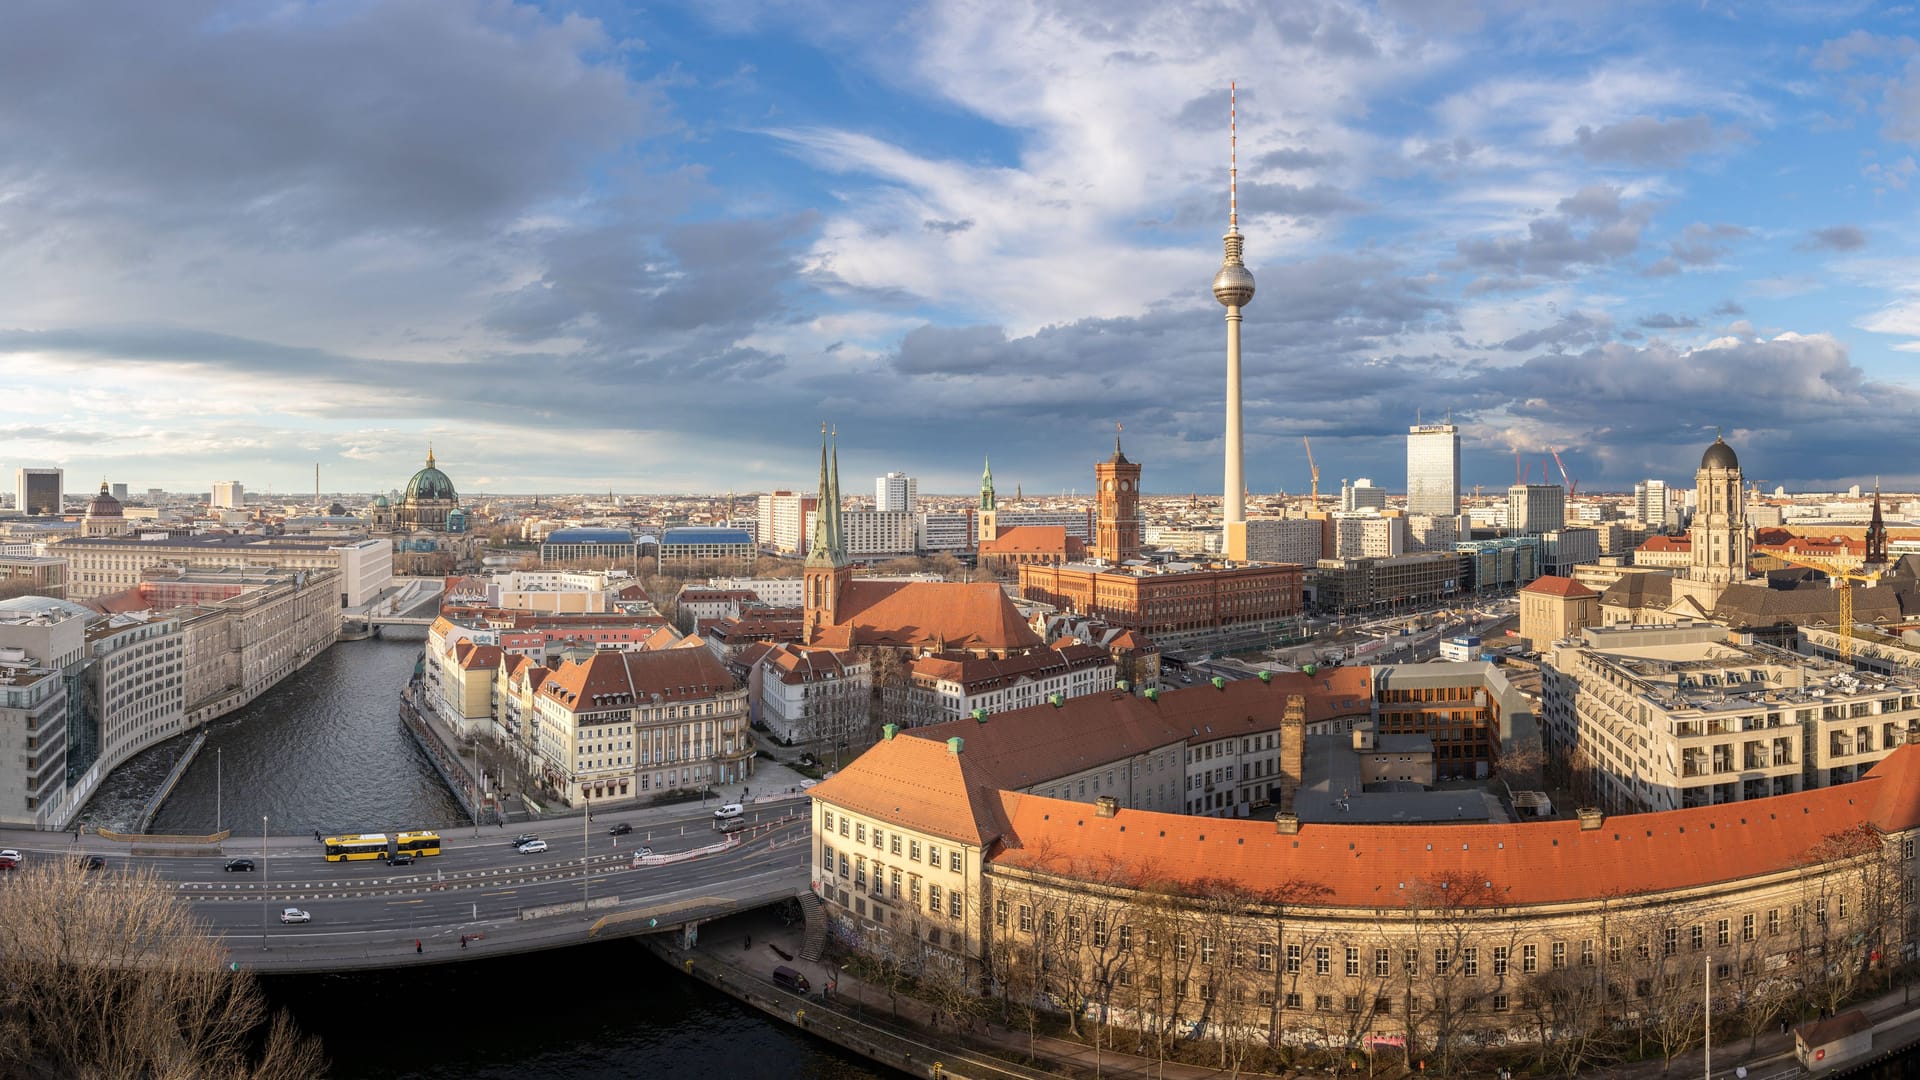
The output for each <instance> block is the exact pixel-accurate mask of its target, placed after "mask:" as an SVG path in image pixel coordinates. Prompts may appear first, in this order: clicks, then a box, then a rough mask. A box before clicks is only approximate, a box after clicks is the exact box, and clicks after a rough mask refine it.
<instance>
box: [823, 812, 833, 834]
mask: <svg viewBox="0 0 1920 1080" xmlns="http://www.w3.org/2000/svg"><path fill="white" fill-rule="evenodd" d="M820 827H821V828H823V829H825V830H827V831H828V832H832V831H833V811H831V810H822V811H820Z"/></svg>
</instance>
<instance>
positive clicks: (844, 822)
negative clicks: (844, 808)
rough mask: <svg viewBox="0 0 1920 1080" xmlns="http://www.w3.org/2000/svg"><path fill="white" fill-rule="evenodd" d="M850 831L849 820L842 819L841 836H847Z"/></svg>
mask: <svg viewBox="0 0 1920 1080" xmlns="http://www.w3.org/2000/svg"><path fill="white" fill-rule="evenodd" d="M848 831H849V829H848V823H847V819H846V818H844V817H843V818H841V819H840V835H841V836H845V835H847V833H848Z"/></svg>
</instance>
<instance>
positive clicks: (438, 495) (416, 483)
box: [401, 450, 459, 503]
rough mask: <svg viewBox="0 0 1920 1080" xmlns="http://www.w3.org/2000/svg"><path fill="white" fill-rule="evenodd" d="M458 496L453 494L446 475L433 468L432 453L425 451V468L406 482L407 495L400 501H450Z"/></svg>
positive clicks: (451, 485)
mask: <svg viewBox="0 0 1920 1080" xmlns="http://www.w3.org/2000/svg"><path fill="white" fill-rule="evenodd" d="M458 498H459V496H458V495H456V494H454V491H453V481H451V480H449V479H447V474H446V473H443V472H441V471H440V470H439V469H436V468H434V467H433V451H432V450H428V451H427V467H426V468H424V469H421V470H420V471H419V472H417V473H414V474H413V479H411V480H409V481H407V494H406V496H405V498H403V499H402V500H401V501H402V502H404V503H416V502H420V501H423V500H426V499H445V500H448V501H452V500H455V499H458Z"/></svg>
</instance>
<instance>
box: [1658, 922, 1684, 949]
mask: <svg viewBox="0 0 1920 1080" xmlns="http://www.w3.org/2000/svg"><path fill="white" fill-rule="evenodd" d="M1679 951H1680V928H1679V927H1677V926H1669V927H1667V928H1666V929H1665V930H1663V931H1661V933H1660V955H1662V956H1672V955H1673V954H1674V953H1676V952H1679Z"/></svg>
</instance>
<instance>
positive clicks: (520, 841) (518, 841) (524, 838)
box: [513, 832, 540, 847]
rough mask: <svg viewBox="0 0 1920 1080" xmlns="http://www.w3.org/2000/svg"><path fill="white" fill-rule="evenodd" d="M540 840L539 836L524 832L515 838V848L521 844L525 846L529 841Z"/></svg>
mask: <svg viewBox="0 0 1920 1080" xmlns="http://www.w3.org/2000/svg"><path fill="white" fill-rule="evenodd" d="M538 839H540V838H539V837H538V836H535V835H534V834H532V833H530V832H523V833H521V834H520V835H519V836H516V837H514V838H513V846H514V847H519V846H520V845H521V844H524V843H526V842H527V841H529V840H538Z"/></svg>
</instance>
